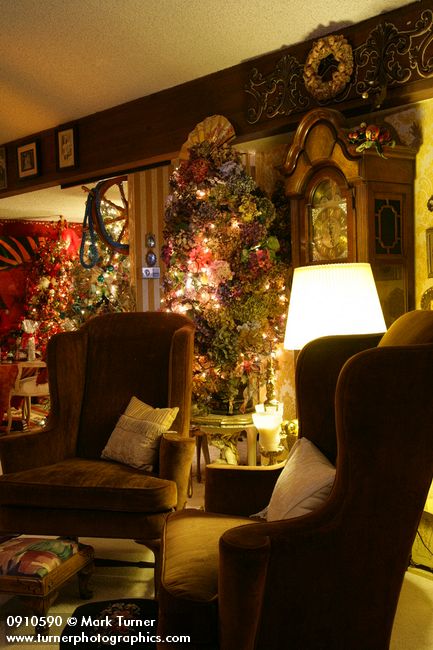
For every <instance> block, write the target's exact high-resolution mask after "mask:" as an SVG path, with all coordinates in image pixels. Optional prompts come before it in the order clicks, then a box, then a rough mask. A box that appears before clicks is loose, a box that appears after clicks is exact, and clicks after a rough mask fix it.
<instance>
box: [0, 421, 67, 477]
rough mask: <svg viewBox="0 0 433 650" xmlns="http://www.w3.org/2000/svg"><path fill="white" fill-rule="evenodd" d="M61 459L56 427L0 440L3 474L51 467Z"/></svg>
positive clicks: (62, 456)
mask: <svg viewBox="0 0 433 650" xmlns="http://www.w3.org/2000/svg"><path fill="white" fill-rule="evenodd" d="M63 458H64V450H63V445H62V437H61V436H60V432H59V430H58V428H57V427H52V428H46V429H41V430H39V431H29V432H26V433H17V434H15V433H14V434H13V435H10V436H4V437H3V438H0V459H1V465H2V470H3V474H10V473H12V472H20V471H22V470H25V469H31V468H33V467H42V466H44V465H51V464H52V463H55V462H57V461H59V460H61V459H63Z"/></svg>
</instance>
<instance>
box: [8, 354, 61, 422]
mask: <svg viewBox="0 0 433 650" xmlns="http://www.w3.org/2000/svg"><path fill="white" fill-rule="evenodd" d="M17 365H18V375H17V378H16V380H15V384H14V386H13V388H12V389H11V392H10V395H9V403H8V413H7V417H8V421H7V427H6V433H10V430H11V428H12V400H13V398H14V397H18V398H22V407H21V408H22V418H23V420H25V421H26V423H27V428H29V427H30V418H31V413H32V397H49V394H50V391H49V387H48V382H45V383H41V384H39V383H38V371H39V370H40V369H41V368H45V363H44V362H43V361H22V362H20V363H18V364H17Z"/></svg>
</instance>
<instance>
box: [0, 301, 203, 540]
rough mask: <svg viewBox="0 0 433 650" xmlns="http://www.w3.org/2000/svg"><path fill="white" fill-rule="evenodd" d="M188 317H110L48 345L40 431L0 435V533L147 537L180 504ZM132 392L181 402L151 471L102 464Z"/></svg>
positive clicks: (185, 454) (184, 476) (150, 400)
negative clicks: (44, 421) (45, 414)
mask: <svg viewBox="0 0 433 650" xmlns="http://www.w3.org/2000/svg"><path fill="white" fill-rule="evenodd" d="M193 339H194V325H193V323H192V322H191V321H190V320H189V319H188V318H186V317H185V316H182V315H180V314H169V313H162V312H146V313H120V314H108V315H103V316H98V317H95V318H93V319H91V320H89V321H88V322H87V323H86V324H84V325H83V326H82V327H81V328H80V329H79V330H78V331H76V332H67V333H62V334H58V335H56V336H54V337H52V339H51V340H50V341H49V344H48V353H47V367H48V376H49V386H50V394H51V414H50V418H49V423H48V425H47V426H46V428H44V429H43V430H40V431H34V432H29V433H21V434H16V435H15V434H14V435H11V436H7V437H3V438H1V439H0V456H1V463H2V469H3V476H1V477H0V530H1V531H5V532H6V531H8V532H15V533H17V532H18V533H31V534H48V535H70V536H92V537H118V538H128V539H129V538H130V539H144V540H155V539H158V538H159V537H160V532H161V529H162V526H163V523H164V520H165V518H166V516H167V514H168V513H169V512H171V511H173V510H175V509H176V508H183V506H184V504H185V501H186V494H187V486H188V480H189V472H190V466H191V460H192V455H193V453H194V443H193V440H192V439H191V438H190V436H189V419H190V404H191V381H192V360H193ZM132 396H135V397H137V398H139V399H140V400H142V401H144V402H146V403H147V404H149V405H151V406H153V407H155V408H157V407H160V408H161V407H175V406H177V407H179V412H178V414H177V416H176V419H175V421H174V423H173V424H172V426H171V427H170V428H171V429H172V430H173V431H175V432H176V434H172V433H171V434H164V435H163V437H162V440H161V445H160V448H159V462H158V467H157V470H156V471H155V472H154V473H150V472H146V471H143V470H138V469H134V468H132V467H130V466H128V465H125V464H121V463H117V462H114V461H109V460H101V451H102V449H103V448H104V446H105V444H106V442H107V440H108V438H109V437H110V434H111V433H112V431H113V429H114V427H115V425H116V422H117V420H118V419H119V417H120V415H121V414H122V413H123V411H124V410H125V408H126V406H127V405H128V403H129V401H130V399H131V397H132Z"/></svg>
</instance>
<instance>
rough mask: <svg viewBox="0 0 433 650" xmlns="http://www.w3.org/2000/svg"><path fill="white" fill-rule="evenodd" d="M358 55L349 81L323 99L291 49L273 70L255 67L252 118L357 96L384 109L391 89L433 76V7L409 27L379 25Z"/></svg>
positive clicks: (249, 86)
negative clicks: (312, 90)
mask: <svg viewBox="0 0 433 650" xmlns="http://www.w3.org/2000/svg"><path fill="white" fill-rule="evenodd" d="M348 40H349V39H348ZM353 60H354V66H353V74H352V77H351V79H350V81H349V83H348V84H347V86H346V87H345V88H344V89H343V90H342V91H341V92H340V93H339V94H338V95H336V96H335V97H333V98H332V99H329V100H326V101H323V102H320V101H316V100H314V99H313V98H312V97H311V96H310V95H309V94H308V92H307V89H306V87H305V84H304V79H303V69H304V64H303V63H301V62H300V61H299V60H298V59H297V58H296V57H295V56H293V55H291V54H287V55H285V56H283V57H282V58H280V59H279V61H278V62H277V64H276V66H275V69H274V70H273V71H272V72H270V73H269V74H267V75H263V74H262V73H261V72H260V71H259V70H258V69H257V68H253V69H252V70H251V72H250V74H249V78H248V82H247V84H246V86H245V92H246V93H247V94H248V95H249V97H250V100H251V102H250V106H249V107H248V109H247V120H248V122H249V123H250V124H255V123H256V122H258V121H260V120H261V119H263V118H265V119H272V118H275V117H277V116H283V115H290V114H292V113H302V112H304V111H306V110H308V109H309V108H310V107H313V106H314V105H317V104H318V105H320V106H325V105H329V104H330V103H335V104H340V103H342V102H344V101H346V100H348V99H356V98H358V99H360V98H362V99H363V100H368V101H369V102H371V104H372V107H373V108H379V107H380V106H381V105H382V103H383V101H384V99H385V97H386V92H387V89H388V88H390V87H395V86H398V85H402V84H406V83H410V82H414V81H417V80H419V79H429V78H431V77H433V11H432V10H430V9H426V10H424V11H422V12H421V14H420V15H419V17H418V19H417V20H416V21H414V26H413V28H412V29H408V30H401V29H399V28H398V27H397V26H396V25H395V24H393V23H391V22H383V23H380V24H378V25H377V26H376V27H374V29H372V30H371V31H370V32H369V34H368V36H367V38H366V39H365V40H364V42H362V43H361V44H359V45H357V46H356V47H353Z"/></svg>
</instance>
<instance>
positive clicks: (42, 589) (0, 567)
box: [0, 537, 94, 633]
mask: <svg viewBox="0 0 433 650" xmlns="http://www.w3.org/2000/svg"><path fill="white" fill-rule="evenodd" d="M93 556H94V554H93V548H92V547H91V546H88V545H85V544H80V543H78V542H76V541H74V540H72V539H68V538H57V539H55V538H51V539H49V538H44V537H16V538H14V539H10V540H8V541H6V542H3V543H2V544H0V593H7V594H10V595H11V596H19V597H20V599H21V600H22V601H23V602H24V603H25V604H26V605H27V606H28V607H29V608H30V610H31V611H32V612H33V613H34V614H35V615H36V616H37V624H36V625H35V631H36V633H38V632H42V631H45V630H47V629H48V624H47V621H46V620H45V617H46V615H47V613H48V609H49V608H50V606H51V605H52V604H53V602H54V600H55V599H56V597H57V595H58V593H59V589H60V588H61V587H62V586H63V585H64V584H65V583H66V582H67V581H68V580H69V579H70V578H72V577H73V576H74V575H77V576H78V584H79V593H80V597H81V598H83V599H87V598H91V597H92V593H91V591H90V590H89V585H88V581H89V578H90V576H91V574H92V572H93ZM39 619H40V620H39Z"/></svg>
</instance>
